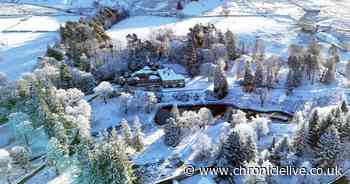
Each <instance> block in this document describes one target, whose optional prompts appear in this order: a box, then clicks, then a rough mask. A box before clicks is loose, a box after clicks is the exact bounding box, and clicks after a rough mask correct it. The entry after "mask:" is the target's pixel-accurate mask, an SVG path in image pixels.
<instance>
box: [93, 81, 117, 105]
mask: <svg viewBox="0 0 350 184" xmlns="http://www.w3.org/2000/svg"><path fill="white" fill-rule="evenodd" d="M94 92H95V93H97V94H98V95H99V96H100V97H101V98H103V100H104V102H105V103H107V98H109V97H110V96H111V94H112V92H113V87H112V85H111V84H110V83H109V82H107V81H103V82H101V83H100V84H99V85H98V86H97V87H96V88H94Z"/></svg>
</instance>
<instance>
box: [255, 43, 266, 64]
mask: <svg viewBox="0 0 350 184" xmlns="http://www.w3.org/2000/svg"><path fill="white" fill-rule="evenodd" d="M264 59H265V44H264V42H263V40H262V39H260V38H256V40H255V45H254V48H253V60H254V61H259V62H262V61H264Z"/></svg>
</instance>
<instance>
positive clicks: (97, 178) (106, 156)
mask: <svg viewBox="0 0 350 184" xmlns="http://www.w3.org/2000/svg"><path fill="white" fill-rule="evenodd" d="M113 132H114V133H113ZM125 148H126V145H125V144H124V143H123V141H121V139H120V138H119V137H118V136H117V135H116V133H115V131H112V134H111V136H109V135H108V134H107V135H104V136H103V138H102V140H100V141H99V142H98V143H97V144H96V145H95V146H94V148H93V150H91V151H90V153H89V157H88V162H87V163H88V166H87V167H86V168H84V169H87V173H88V174H87V176H88V179H87V183H92V184H97V183H101V184H130V183H133V181H134V180H135V178H134V173H133V169H132V163H131V162H130V161H129V159H128V156H127V154H126V152H125V150H126V149H125Z"/></svg>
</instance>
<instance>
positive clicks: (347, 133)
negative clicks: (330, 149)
mask: <svg viewBox="0 0 350 184" xmlns="http://www.w3.org/2000/svg"><path fill="white" fill-rule="evenodd" d="M339 134H340V137H341V139H342V140H343V141H349V140H350V114H347V115H346V120H345V122H344V124H343V128H342V129H341V130H340V131H339Z"/></svg>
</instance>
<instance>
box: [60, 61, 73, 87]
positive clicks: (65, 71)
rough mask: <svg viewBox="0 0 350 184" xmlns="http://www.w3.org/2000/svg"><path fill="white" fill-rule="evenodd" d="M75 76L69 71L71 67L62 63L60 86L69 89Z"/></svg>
mask: <svg viewBox="0 0 350 184" xmlns="http://www.w3.org/2000/svg"><path fill="white" fill-rule="evenodd" d="M72 79H73V76H72V74H71V73H70V71H69V67H68V65H66V64H61V65H60V87H61V88H63V89H68V88H71V87H72Z"/></svg>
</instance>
